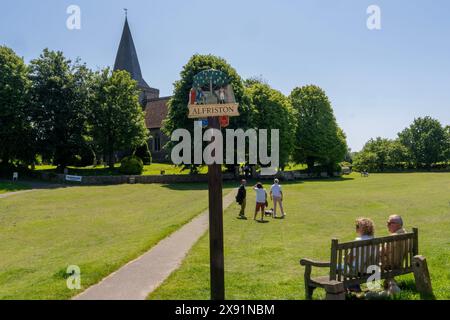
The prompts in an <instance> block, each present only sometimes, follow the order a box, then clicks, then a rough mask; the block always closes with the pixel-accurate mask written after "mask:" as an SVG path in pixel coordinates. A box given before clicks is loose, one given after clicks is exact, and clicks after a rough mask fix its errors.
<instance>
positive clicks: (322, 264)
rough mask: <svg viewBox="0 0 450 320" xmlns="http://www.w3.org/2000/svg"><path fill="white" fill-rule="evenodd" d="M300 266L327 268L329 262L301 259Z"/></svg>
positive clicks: (329, 264)
mask: <svg viewBox="0 0 450 320" xmlns="http://www.w3.org/2000/svg"><path fill="white" fill-rule="evenodd" d="M300 264H301V265H302V266H313V267H318V268H329V267H330V266H331V263H329V262H323V261H314V260H311V259H301V260H300Z"/></svg>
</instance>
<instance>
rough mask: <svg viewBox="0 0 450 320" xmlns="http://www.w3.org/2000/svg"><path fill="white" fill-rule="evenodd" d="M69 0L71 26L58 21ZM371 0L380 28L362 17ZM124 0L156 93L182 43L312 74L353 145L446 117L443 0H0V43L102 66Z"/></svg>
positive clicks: (243, 64) (268, 75)
mask: <svg viewBox="0 0 450 320" xmlns="http://www.w3.org/2000/svg"><path fill="white" fill-rule="evenodd" d="M71 4H75V5H78V6H80V8H81V30H72V31H71V30H68V29H67V28H66V20H67V18H68V14H67V13H66V9H67V7H68V6H69V5H71ZM372 4H375V5H378V6H379V7H380V8H381V23H382V24H381V26H382V29H381V30H376V31H370V30H368V29H367V27H366V20H367V18H368V15H367V13H366V10H367V7H368V6H369V5H372ZM124 7H126V8H128V9H129V14H128V16H129V22H130V27H131V31H132V33H133V36H134V40H135V44H136V48H137V51H138V55H139V57H140V62H141V67H142V72H143V75H144V78H145V79H146V81H147V82H148V83H149V84H150V85H151V86H153V87H156V88H159V89H160V90H161V94H162V95H163V96H166V95H170V94H171V92H172V88H173V86H172V84H173V82H174V81H175V80H176V79H178V78H179V73H180V71H181V68H182V66H183V65H184V64H185V63H186V62H187V61H188V60H189V58H190V57H191V56H192V55H193V54H194V53H212V54H215V55H218V56H221V57H223V58H225V59H226V60H227V61H228V62H229V63H230V64H231V65H232V66H233V67H234V68H236V70H237V71H238V73H239V74H240V75H241V76H242V77H243V78H247V77H252V76H262V77H263V78H264V79H266V80H267V81H268V82H269V84H270V85H271V86H272V87H274V88H275V89H278V90H280V91H281V92H283V93H284V94H289V93H290V92H291V90H292V89H293V88H295V87H297V86H302V85H305V84H316V85H319V86H321V87H322V88H323V89H324V90H325V91H326V92H327V94H328V96H329V97H330V100H331V102H332V104H333V108H334V111H335V114H336V118H337V120H338V122H339V125H340V126H341V127H342V128H343V129H344V131H345V132H346V134H347V136H348V143H349V146H350V147H351V148H352V149H353V150H355V151H356V150H359V149H360V148H361V147H362V146H363V145H364V143H365V142H366V141H367V140H368V139H369V138H371V137H377V136H383V137H389V138H394V137H396V134H397V132H399V131H400V130H402V129H403V128H404V127H406V126H407V125H409V124H410V123H411V122H412V121H413V119H414V118H415V117H420V116H426V115H430V116H432V117H435V118H437V119H439V120H440V121H441V122H442V123H443V124H450V1H448V0H433V1H429V0H428V1H426V0H420V1H419V0H408V1H407V0H395V1H392V0H370V1H367V0H339V1H336V0H308V1H306V0H296V1H294V0H277V1H275V0H271V1H269V0H245V1H243V0H241V1H238V0H227V1H214V0H209V1H208V0H185V1H182V0H165V1H162V0H159V1H156V0H126V1H125V0H70V1H66V0H40V1H31V0H27V1H25V0H14V1H12V0H2V2H1V9H2V13H1V19H0V44H2V45H7V46H9V47H11V48H13V49H14V50H15V51H16V52H17V53H18V54H19V55H20V56H23V57H24V58H25V60H26V61H27V62H28V61H29V60H31V59H33V58H35V57H37V56H38V55H39V54H40V52H41V51H42V49H44V48H46V47H48V48H50V49H53V50H62V51H64V53H65V54H66V56H68V57H70V58H76V57H80V58H81V59H82V61H84V62H86V63H87V64H88V65H89V66H90V67H92V68H94V69H96V68H101V67H105V66H111V65H112V64H113V63H114V59H115V55H116V51H117V47H118V44H119V40H120V36H121V32H122V27H123V22H124V12H123V8H124Z"/></svg>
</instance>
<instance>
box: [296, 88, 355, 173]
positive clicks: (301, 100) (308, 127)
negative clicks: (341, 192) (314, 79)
mask: <svg viewBox="0 0 450 320" xmlns="http://www.w3.org/2000/svg"><path fill="white" fill-rule="evenodd" d="M290 100H291V104H292V106H293V107H294V109H295V111H296V112H295V121H296V126H297V130H296V135H295V145H294V151H293V159H294V160H295V161H296V162H297V163H306V164H307V165H308V169H309V170H310V171H312V170H313V168H314V164H315V163H316V162H317V163H320V164H322V165H326V166H327V167H328V168H329V169H328V171H329V172H332V171H334V169H335V167H336V164H337V163H339V162H341V161H342V160H343V159H344V157H345V155H346V153H347V143H346V137H345V134H344V132H343V131H342V130H341V129H340V128H339V127H338V125H337V123H336V119H335V117H334V114H333V109H332V107H331V103H330V101H329V100H328V97H327V96H326V94H325V92H324V91H323V90H322V89H321V88H319V87H317V86H314V85H308V86H304V87H301V88H295V89H294V90H293V91H292V93H291V95H290Z"/></svg>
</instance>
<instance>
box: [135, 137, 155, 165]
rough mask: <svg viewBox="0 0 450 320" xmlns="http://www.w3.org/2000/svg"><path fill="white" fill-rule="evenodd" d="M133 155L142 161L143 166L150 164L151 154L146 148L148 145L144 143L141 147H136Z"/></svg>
mask: <svg viewBox="0 0 450 320" xmlns="http://www.w3.org/2000/svg"><path fill="white" fill-rule="evenodd" d="M134 155H136V156H137V157H139V158H141V159H142V162H143V163H144V164H145V165H150V164H152V154H151V152H150V149H149V148H148V143H147V142H145V143H144V144H143V145H142V146H140V147H138V148H137V149H136V151H135V152H134Z"/></svg>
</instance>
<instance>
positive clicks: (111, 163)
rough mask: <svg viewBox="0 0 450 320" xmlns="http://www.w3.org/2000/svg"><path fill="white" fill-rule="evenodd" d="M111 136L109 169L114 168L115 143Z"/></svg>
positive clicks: (109, 141) (109, 139)
mask: <svg viewBox="0 0 450 320" xmlns="http://www.w3.org/2000/svg"><path fill="white" fill-rule="evenodd" d="M111 140H112V139H111V137H109V138H108V165H109V169H111V170H113V169H114V163H115V161H114V146H113V143H112V141H111Z"/></svg>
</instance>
